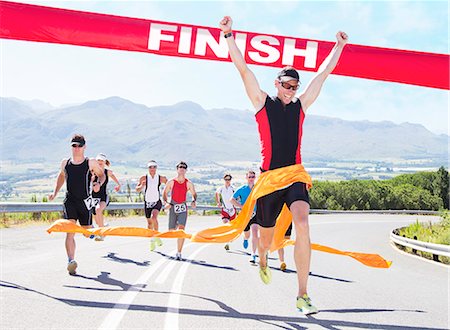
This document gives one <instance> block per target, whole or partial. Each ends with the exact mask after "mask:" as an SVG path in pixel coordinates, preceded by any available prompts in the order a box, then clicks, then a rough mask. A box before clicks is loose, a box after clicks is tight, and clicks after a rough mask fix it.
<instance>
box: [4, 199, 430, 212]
mask: <svg viewBox="0 0 450 330" xmlns="http://www.w3.org/2000/svg"><path fill="white" fill-rule="evenodd" d="M143 208H144V203H143V202H140V203H110V204H109V205H108V207H107V209H108V210H139V209H143ZM196 210H199V211H204V210H205V211H218V210H220V209H219V208H218V207H217V206H211V205H197V208H196ZM62 211H63V206H62V203H9V202H3V203H0V213H18V212H62ZM310 213H313V214H333V213H346V214H423V215H439V212H438V211H422V210H360V211H358V210H352V211H342V210H319V209H311V210H310Z"/></svg>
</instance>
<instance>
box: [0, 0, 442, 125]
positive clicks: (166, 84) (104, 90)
mask: <svg viewBox="0 0 450 330" xmlns="http://www.w3.org/2000/svg"><path fill="white" fill-rule="evenodd" d="M22 2H28V3H33V4H42V5H47V6H53V7H60V8H68V9H78V10H84V11H92V12H100V13H106V14H116V15H122V16H129V17H139V18H147V19H155V20H161V21H168V22H178V23H188V24H195V25H206V26H213V27H217V26H218V21H219V20H220V19H221V18H222V17H223V16H224V15H230V16H232V17H233V20H234V28H236V29H239V30H246V31H251V32H262V33H269V34H279V35H284V36H293V37H300V38H312V39H319V40H329V41H334V40H335V34H336V32H337V31H338V30H343V31H345V32H347V34H348V35H349V37H350V42H351V43H355V44H362V45H370V46H382V47H391V48H400V49H408V50H418V51H424V52H435V53H445V54H448V53H449V42H448V39H449V36H448V31H449V25H448V17H449V8H448V3H447V1H376V2H373V1H288V2H280V1H277V2H270V1H247V2H244V1H234V2H233V1H226V2H219V1H211V2H207V1H196V2H192V1H185V2H175V1H167V2H159V1H134V2H133V1H126V2H124V1H114V2H111V1H98V2H95V1H63V2H57V1H22ZM257 13H258V14H257ZM251 68H252V70H253V71H254V72H255V74H256V76H257V78H258V80H259V83H260V85H261V87H262V89H263V90H265V91H267V92H268V93H269V94H273V93H274V87H273V80H274V77H275V75H276V72H277V71H278V69H275V68H268V67H261V66H251ZM1 72H2V73H1V77H0V78H1V95H2V96H6V97H18V98H21V99H25V100H31V99H40V100H43V101H47V102H49V103H51V104H52V105H55V106H59V105H62V104H73V103H81V102H84V101H87V100H93V99H101V98H106V97H109V96H120V97H123V98H127V99H129V100H131V101H134V102H137V103H142V104H145V105H147V106H155V105H169V104H174V103H177V102H180V101H184V100H191V101H194V102H197V103H199V104H200V105H202V106H203V107H204V108H205V109H213V108H224V107H228V108H235V109H251V108H252V106H251V103H250V102H249V100H248V99H247V96H246V94H245V92H244V89H243V86H242V83H241V80H240V77H239V75H238V73H237V71H236V70H235V69H234V67H233V65H232V64H231V63H221V62H214V61H204V60H194V59H180V58H173V57H163V56H157V55H152V54H144V53H133V52H126V51H114V50H104V49H95V48H87V47H76V46H68V45H54V44H44V43H32V42H23V41H10V40H2V41H1ZM300 73H301V80H302V81H303V82H307V81H308V80H309V79H311V77H312V75H313V74H312V73H309V72H300ZM303 85H305V84H303ZM448 108H449V95H448V92H447V91H443V90H437V89H431V88H424V87H416V86H408V85H402V84H397V83H387V82H376V81H371V80H365V79H357V78H349V77H339V76H330V77H329V78H328V81H327V82H326V84H325V87H324V88H323V90H322V94H321V95H320V97H319V98H318V100H317V101H316V103H315V104H314V105H313V106H312V107H311V108H310V109H309V112H310V113H312V114H316V115H323V116H331V117H338V118H342V119H346V120H370V121H384V120H388V121H393V122H395V123H402V122H411V123H420V124H423V125H424V126H425V127H426V128H428V129H430V130H431V131H433V132H436V133H446V134H448V127H449V117H448V116H449V115H448Z"/></svg>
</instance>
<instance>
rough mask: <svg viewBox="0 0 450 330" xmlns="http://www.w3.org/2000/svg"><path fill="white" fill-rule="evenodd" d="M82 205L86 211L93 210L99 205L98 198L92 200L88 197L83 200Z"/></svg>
mask: <svg viewBox="0 0 450 330" xmlns="http://www.w3.org/2000/svg"><path fill="white" fill-rule="evenodd" d="M83 202H84V205H86V208H87V209H88V210H90V209H93V208H95V207H96V206H97V205H98V204H99V203H100V198H93V197H92V196H89V197H88V198H85V199H83Z"/></svg>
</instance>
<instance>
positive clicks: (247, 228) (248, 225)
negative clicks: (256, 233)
mask: <svg viewBox="0 0 450 330" xmlns="http://www.w3.org/2000/svg"><path fill="white" fill-rule="evenodd" d="M254 223H256V214H255V215H254V216H253V217H252V218H251V219H250V221H249V222H248V224H247V227H245V229H244V231H249V230H250V227H251V225H252V224H254Z"/></svg>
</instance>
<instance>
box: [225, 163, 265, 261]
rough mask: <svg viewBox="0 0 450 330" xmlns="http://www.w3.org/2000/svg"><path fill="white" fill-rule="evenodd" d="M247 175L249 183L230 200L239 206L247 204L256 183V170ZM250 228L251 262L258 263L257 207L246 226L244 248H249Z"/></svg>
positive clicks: (239, 189)
mask: <svg viewBox="0 0 450 330" xmlns="http://www.w3.org/2000/svg"><path fill="white" fill-rule="evenodd" d="M245 177H246V179H247V184H246V185H243V186H241V187H239V188H238V190H236V192H235V193H234V194H233V197H232V198H231V200H230V201H231V203H232V204H233V205H234V206H236V207H238V208H242V206H243V205H244V204H245V202H246V201H247V198H248V196H249V195H250V192H251V191H252V189H253V186H254V185H255V178H256V174H255V172H254V171H251V170H250V171H248V172H247V174H246V175H245ZM250 230H251V234H252V254H251V259H250V262H251V263H252V264H254V265H256V257H257V253H256V250H257V249H258V240H259V234H258V224H257V223H256V209H255V211H254V212H253V215H252V218H251V219H250V221H249V222H248V224H247V227H245V229H244V242H243V245H244V249H247V248H248V239H249V238H250Z"/></svg>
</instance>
